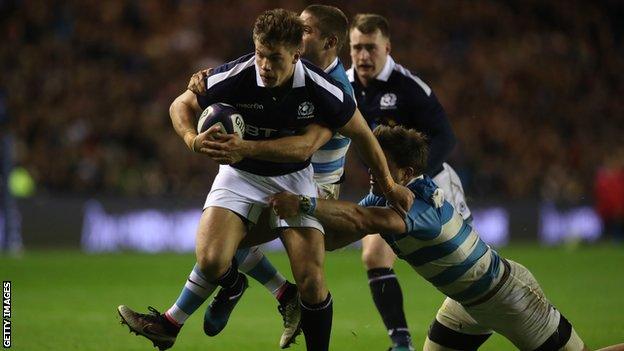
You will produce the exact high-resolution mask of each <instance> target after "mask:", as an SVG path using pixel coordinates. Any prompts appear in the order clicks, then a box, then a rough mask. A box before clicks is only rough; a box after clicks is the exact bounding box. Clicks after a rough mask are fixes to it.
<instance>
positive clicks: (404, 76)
mask: <svg viewBox="0 0 624 351" xmlns="http://www.w3.org/2000/svg"><path fill="white" fill-rule="evenodd" d="M393 75H394V76H395V77H397V78H399V79H400V80H401V81H402V82H403V83H405V84H406V85H408V86H410V87H418V88H419V89H422V91H423V92H424V93H425V94H426V95H427V96H429V95H431V88H430V87H429V85H427V83H425V82H424V81H423V80H422V79H420V77H418V76H417V75H415V74H413V73H412V72H411V71H410V70H408V69H407V68H405V67H403V66H401V65H399V64H398V63H397V64H395V66H394V69H393V70H392V74H391V76H390V77H392V76H393Z"/></svg>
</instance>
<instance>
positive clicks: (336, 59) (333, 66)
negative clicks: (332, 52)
mask: <svg viewBox="0 0 624 351" xmlns="http://www.w3.org/2000/svg"><path fill="white" fill-rule="evenodd" d="M336 66H338V57H336V58H335V59H334V61H332V63H330V64H329V66H327V68H325V69H324V71H325V73H329V72H331V71H332V70H333V69H334V68H336Z"/></svg>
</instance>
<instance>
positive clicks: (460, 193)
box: [432, 162, 472, 219]
mask: <svg viewBox="0 0 624 351" xmlns="http://www.w3.org/2000/svg"><path fill="white" fill-rule="evenodd" d="M442 167H443V169H442V170H441V171H440V173H438V174H436V175H435V176H434V177H433V178H432V179H433V182H434V183H436V185H437V186H439V187H440V188H442V190H443V191H444V195H445V196H444V197H445V198H446V201H448V202H450V203H451V205H453V207H454V208H455V210H456V211H457V212H459V214H460V215H461V216H462V217H463V218H464V219H468V218H470V216H471V215H472V214H471V212H470V209H469V208H468V205H466V197H465V196H464V187H463V186H462V183H461V180H460V179H459V176H458V175H457V173H456V172H455V170H454V169H453V167H451V166H450V165H449V164H448V163H446V162H444V163H443V164H442Z"/></svg>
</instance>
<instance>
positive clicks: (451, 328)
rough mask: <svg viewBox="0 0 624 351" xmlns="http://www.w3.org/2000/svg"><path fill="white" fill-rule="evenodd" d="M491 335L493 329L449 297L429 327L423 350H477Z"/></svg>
mask: <svg viewBox="0 0 624 351" xmlns="http://www.w3.org/2000/svg"><path fill="white" fill-rule="evenodd" d="M491 335H492V330H491V329H489V328H487V327H484V326H481V325H479V323H478V322H477V321H476V320H475V319H474V318H472V316H471V315H470V314H469V313H468V312H467V311H466V309H465V308H464V307H463V306H462V305H461V304H460V303H458V302H457V301H455V300H453V299H451V298H448V297H447V298H446V299H445V300H444V302H443V303H442V306H441V307H440V308H439V309H438V312H437V314H436V317H435V319H434V320H433V322H432V323H431V326H430V327H429V331H428V333H427V339H426V340H425V344H424V346H423V350H427V351H433V350H477V349H478V348H479V346H481V345H482V344H483V343H484V342H485V341H486V340H487V339H488V338H489V337H490V336H491Z"/></svg>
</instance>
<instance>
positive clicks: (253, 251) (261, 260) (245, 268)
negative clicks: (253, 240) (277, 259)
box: [235, 246, 287, 298]
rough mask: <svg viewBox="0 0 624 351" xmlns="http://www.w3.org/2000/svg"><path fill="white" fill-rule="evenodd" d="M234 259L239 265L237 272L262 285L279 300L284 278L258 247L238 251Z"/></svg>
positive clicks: (284, 282) (284, 281) (284, 284)
mask: <svg viewBox="0 0 624 351" xmlns="http://www.w3.org/2000/svg"><path fill="white" fill-rule="evenodd" d="M235 257H236V261H238V263H239V267H238V269H239V270H241V271H242V272H244V273H246V274H247V275H249V276H250V277H252V278H254V279H255V280H257V281H258V282H259V283H260V284H262V285H264V287H265V288H266V289H267V290H269V291H270V292H271V294H273V296H275V298H279V296H280V294H281V293H282V292H283V290H284V288H285V287H286V286H287V284H286V283H287V281H286V278H284V276H283V275H281V274H280V273H279V272H278V271H277V269H275V267H274V266H273V264H271V262H270V261H269V260H268V259H267V258H266V256H264V253H262V251H260V249H259V248H258V246H254V247H252V248H246V249H239V250H238V251H236V256H235Z"/></svg>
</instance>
